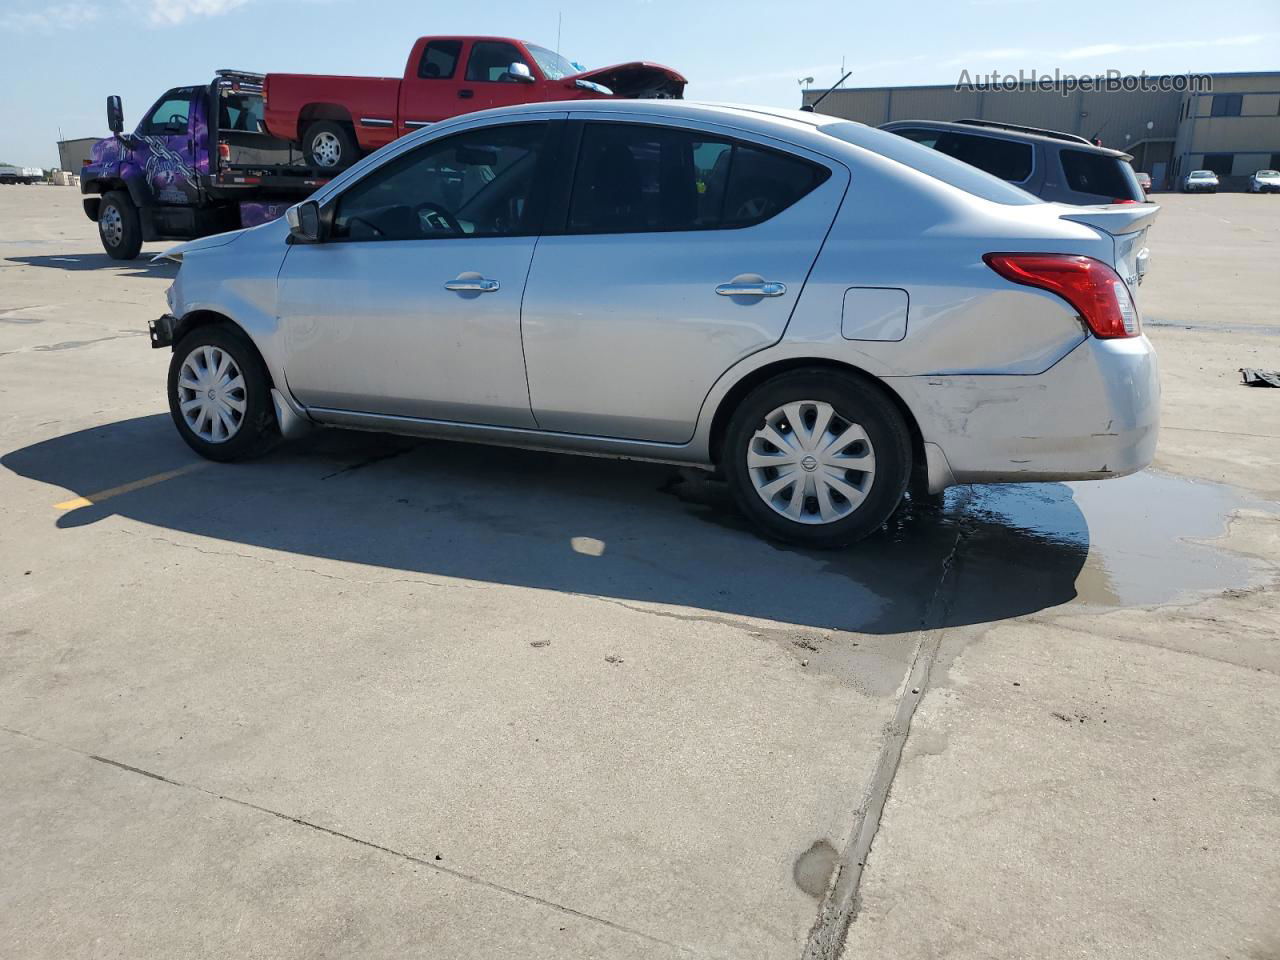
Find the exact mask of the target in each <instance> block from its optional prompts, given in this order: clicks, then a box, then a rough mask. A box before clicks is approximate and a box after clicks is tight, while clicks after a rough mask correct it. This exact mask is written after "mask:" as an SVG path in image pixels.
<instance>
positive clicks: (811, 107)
mask: <svg viewBox="0 0 1280 960" xmlns="http://www.w3.org/2000/svg"><path fill="white" fill-rule="evenodd" d="M852 73H853V71H852V70H850V71H848V73H846V74H845V75H844V76H843V77H841V78H840V79H839V80H837V81H836V84H835V87H832V88H831V90H834V89H835V88H836V87H838V86H840V84H842V83H844V82H845V81H846V80H848V79H849V76H850V75H851V74H852ZM831 90H826V91H823V94H822V96H820V97H819V98H818V99H817V100H815V101H813V103H806V104H805V105H804V106H803V107H801V108H800V109H801V110H803V111H804V112H805V113H813V110H814V107H816V106H817V105H818V104H820V103H821V102H822V101H823V100H825V99H827V94H829V93H830V92H831Z"/></svg>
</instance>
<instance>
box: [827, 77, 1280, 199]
mask: <svg viewBox="0 0 1280 960" xmlns="http://www.w3.org/2000/svg"><path fill="white" fill-rule="evenodd" d="M1206 77H1207V79H1208V83H1206V84H1204V89H1203V91H1197V90H1193V89H1186V88H1187V87H1188V86H1195V84H1187V83H1186V80H1187V78H1186V77H1169V78H1168V80H1169V83H1168V84H1167V85H1168V86H1171V87H1174V86H1176V85H1177V83H1176V82H1177V81H1179V80H1180V81H1183V82H1182V84H1181V85H1182V86H1183V87H1184V89H1182V90H1177V89H1170V90H1168V91H1159V92H1157V91H1149V90H1126V89H1114V90H1112V89H1095V90H1087V91H1086V90H1083V89H1075V90H1069V91H1065V92H1064V88H1063V87H1061V86H1055V87H1054V88H1052V89H1047V90H1041V89H1017V90H1005V89H979V90H973V89H957V87H956V86H955V85H951V84H948V85H944V86H931V87H865V88H860V89H859V88H853V89H847V90H846V89H840V90H835V91H832V92H831V93H830V94H829V95H828V96H827V97H826V98H825V99H824V100H823V101H822V103H820V104H819V105H818V107H817V111H818V112H819V113H825V114H830V115H832V116H836V117H843V118H844V119H847V120H857V121H859V122H861V123H866V124H869V125H871V126H879V125H880V124H882V123H888V122H889V121H890V120H960V119H966V118H976V119H980V120H994V121H999V122H1001V123H1017V124H1022V125H1025V126H1030V127H1045V128H1048V129H1051V130H1062V131H1064V132H1066V133H1074V134H1078V135H1080V136H1083V137H1088V138H1089V139H1091V140H1092V139H1095V138H1097V139H1100V140H1101V141H1102V143H1103V145H1105V146H1108V147H1114V148H1115V149H1117V150H1124V151H1125V152H1126V153H1129V154H1132V155H1133V166H1134V169H1135V170H1145V171H1146V172H1147V173H1149V174H1151V181H1152V184H1153V185H1154V187H1155V188H1156V189H1176V187H1177V186H1178V184H1179V183H1180V182H1181V178H1182V177H1185V176H1186V175H1187V173H1189V172H1190V171H1192V170H1213V171H1214V172H1215V173H1217V174H1218V176H1219V178H1220V179H1221V181H1222V188H1223V189H1227V190H1230V189H1243V188H1244V186H1245V184H1246V182H1247V180H1248V178H1249V176H1250V175H1251V174H1252V173H1253V172H1254V171H1255V170H1259V169H1272V170H1276V169H1280V71H1277V72H1269V73H1214V74H1202V75H1200V78H1206ZM1148 79H1149V80H1156V81H1158V80H1159V78H1148ZM821 95H822V91H821V90H819V89H813V90H806V91H805V92H804V94H803V102H804V103H806V104H808V103H812V102H813V101H814V100H816V99H817V98H818V97H819V96H821Z"/></svg>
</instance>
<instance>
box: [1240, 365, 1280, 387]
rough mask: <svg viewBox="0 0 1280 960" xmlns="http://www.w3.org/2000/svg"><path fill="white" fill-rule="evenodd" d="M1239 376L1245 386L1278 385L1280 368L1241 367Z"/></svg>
mask: <svg viewBox="0 0 1280 960" xmlns="http://www.w3.org/2000/svg"><path fill="white" fill-rule="evenodd" d="M1240 376H1241V377H1242V378H1243V379H1244V385H1245V386H1246V387H1280V370H1254V369H1253V368H1252V367H1241V368H1240Z"/></svg>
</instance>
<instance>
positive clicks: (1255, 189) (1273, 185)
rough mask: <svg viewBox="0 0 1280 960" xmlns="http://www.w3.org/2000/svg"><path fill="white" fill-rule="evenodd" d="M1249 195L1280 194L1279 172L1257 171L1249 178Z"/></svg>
mask: <svg viewBox="0 0 1280 960" xmlns="http://www.w3.org/2000/svg"><path fill="white" fill-rule="evenodd" d="M1249 192H1250V193H1280V170H1257V171H1255V172H1254V174H1253V176H1252V177H1250V178H1249Z"/></svg>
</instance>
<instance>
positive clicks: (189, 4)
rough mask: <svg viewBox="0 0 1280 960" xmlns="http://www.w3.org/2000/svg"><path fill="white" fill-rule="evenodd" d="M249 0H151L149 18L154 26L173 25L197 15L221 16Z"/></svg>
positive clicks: (148, 9) (148, 8)
mask: <svg viewBox="0 0 1280 960" xmlns="http://www.w3.org/2000/svg"><path fill="white" fill-rule="evenodd" d="M248 2H249V0H150V2H149V3H148V5H147V20H149V21H150V22H151V24H152V25H153V26H157V27H172V26H176V25H177V24H179V23H182V22H184V21H186V20H190V19H192V18H197V17H220V16H222V15H223V14H225V13H230V12H231V11H232V10H235V9H236V8H238V7H242V6H244V5H245V4H246V3H248Z"/></svg>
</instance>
